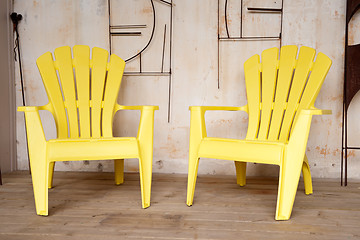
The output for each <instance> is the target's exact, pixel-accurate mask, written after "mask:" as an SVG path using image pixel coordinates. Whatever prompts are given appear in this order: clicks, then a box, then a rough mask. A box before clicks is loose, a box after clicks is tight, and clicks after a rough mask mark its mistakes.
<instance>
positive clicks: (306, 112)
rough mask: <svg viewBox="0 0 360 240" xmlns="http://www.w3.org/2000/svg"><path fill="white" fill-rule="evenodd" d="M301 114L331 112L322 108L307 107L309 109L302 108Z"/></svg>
mask: <svg viewBox="0 0 360 240" xmlns="http://www.w3.org/2000/svg"><path fill="white" fill-rule="evenodd" d="M301 113H302V114H309V115H330V114H332V111H331V110H322V109H318V108H309V109H302V110H301Z"/></svg>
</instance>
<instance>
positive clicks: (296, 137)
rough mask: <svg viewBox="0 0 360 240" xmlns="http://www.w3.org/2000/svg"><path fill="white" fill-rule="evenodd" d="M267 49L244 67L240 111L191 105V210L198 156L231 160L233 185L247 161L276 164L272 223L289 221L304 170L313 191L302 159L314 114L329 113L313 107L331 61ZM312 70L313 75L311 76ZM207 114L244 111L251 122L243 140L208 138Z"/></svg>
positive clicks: (305, 51) (307, 52)
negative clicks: (244, 97) (243, 97)
mask: <svg viewBox="0 0 360 240" xmlns="http://www.w3.org/2000/svg"><path fill="white" fill-rule="evenodd" d="M278 53H279V50H278V48H270V49H267V50H265V51H263V52H262V55H261V60H262V61H261V63H260V57H259V55H254V56H252V57H251V58H249V59H248V60H247V61H246V62H245V64H244V70H245V82H246V93H247V99H248V104H247V105H245V106H242V107H210V106H209V107H206V106H193V107H190V110H191V121H190V148H189V172H188V186H187V205H188V206H191V205H192V204H193V199H194V190H195V183H196V177H197V170H198V165H199V158H200V157H204V158H216V159H224V160H234V161H235V166H236V175H237V184H239V185H240V186H244V185H245V183H246V163H247V162H253V163H263V164H275V165H279V166H280V173H279V186H278V198H277V207H276V216H275V219H276V220H288V219H289V218H290V215H291V211H292V207H293V203H294V199H295V194H296V191H297V186H298V182H299V178H300V172H301V169H302V172H303V177H304V184H305V193H306V194H311V193H312V182H311V175H310V168H309V164H308V160H307V157H306V155H305V150H306V144H307V139H308V135H309V130H310V123H311V118H312V115H322V114H331V111H330V110H320V109H317V108H315V107H314V103H315V100H316V97H317V95H318V93H319V91H320V88H321V85H322V83H323V81H324V79H325V76H326V74H327V73H328V71H329V69H330V66H331V60H330V59H329V58H328V57H327V56H326V55H324V54H323V53H319V54H318V55H317V58H316V61H315V62H313V60H314V57H315V50H314V49H312V48H309V47H301V48H300V52H299V56H298V58H297V59H296V56H297V47H296V46H284V47H282V48H281V51H280V59H278ZM310 72H311V73H310ZM208 110H225V111H245V112H247V113H248V116H249V124H248V131H247V135H246V138H245V139H244V140H237V139H226V138H211V137H207V135H206V126H205V119H204V117H205V116H204V115H205V112H206V111H208Z"/></svg>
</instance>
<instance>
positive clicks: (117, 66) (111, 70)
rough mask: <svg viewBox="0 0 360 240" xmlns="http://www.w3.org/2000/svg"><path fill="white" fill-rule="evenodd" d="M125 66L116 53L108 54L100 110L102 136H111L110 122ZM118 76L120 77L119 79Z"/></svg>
mask: <svg viewBox="0 0 360 240" xmlns="http://www.w3.org/2000/svg"><path fill="white" fill-rule="evenodd" d="M124 68H125V61H124V60H122V59H121V58H120V57H118V56H116V55H114V54H113V55H111V56H110V62H109V64H108V75H107V79H106V86H105V92H104V107H103V112H102V131H103V136H104V137H112V136H113V135H112V124H113V122H112V121H113V115H114V110H115V109H114V107H115V103H116V99H117V96H118V92H119V88H120V84H121V78H122V75H123V72H124ZM119 78H120V79H119Z"/></svg>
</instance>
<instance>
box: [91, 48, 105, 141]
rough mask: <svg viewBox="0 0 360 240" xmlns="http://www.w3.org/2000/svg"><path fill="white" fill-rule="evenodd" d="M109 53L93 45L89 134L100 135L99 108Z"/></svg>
mask: <svg viewBox="0 0 360 240" xmlns="http://www.w3.org/2000/svg"><path fill="white" fill-rule="evenodd" d="M108 57H109V54H108V52H107V51H106V50H105V49H102V48H97V47H94V48H93V50H92V66H91V134H92V137H93V138H99V137H100V136H101V131H100V129H101V126H100V124H101V109H102V100H103V93H104V84H105V78H106V71H107V70H106V67H107V61H108Z"/></svg>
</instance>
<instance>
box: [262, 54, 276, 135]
mask: <svg viewBox="0 0 360 240" xmlns="http://www.w3.org/2000/svg"><path fill="white" fill-rule="evenodd" d="M278 62H279V50H278V49H277V48H270V49H267V50H265V51H263V52H262V54H261V72H262V75H261V76H262V79H261V120H260V129H259V134H258V139H259V140H266V139H267V137H268V133H269V127H270V119H271V113H272V107H273V106H272V105H273V100H274V93H275V86H276V78H277V65H278Z"/></svg>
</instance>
